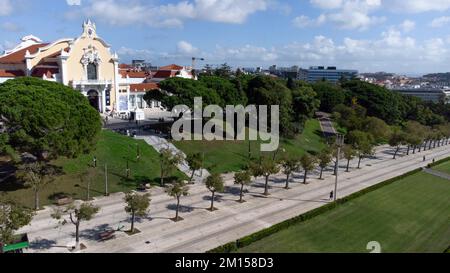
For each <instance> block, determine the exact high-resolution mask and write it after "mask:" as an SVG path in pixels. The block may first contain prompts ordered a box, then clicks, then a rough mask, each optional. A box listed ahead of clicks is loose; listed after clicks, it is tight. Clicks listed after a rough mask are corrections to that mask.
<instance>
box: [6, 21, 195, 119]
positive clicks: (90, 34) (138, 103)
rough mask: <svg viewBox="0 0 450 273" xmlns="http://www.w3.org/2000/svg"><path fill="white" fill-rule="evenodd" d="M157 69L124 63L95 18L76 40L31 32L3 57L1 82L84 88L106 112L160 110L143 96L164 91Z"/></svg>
mask: <svg viewBox="0 0 450 273" xmlns="http://www.w3.org/2000/svg"><path fill="white" fill-rule="evenodd" d="M176 68H179V67H176ZM156 73H158V71H155V72H145V71H138V70H135V69H132V68H130V67H128V66H126V65H120V64H119V57H118V55H117V54H116V53H114V52H112V51H111V46H110V45H108V44H107V43H106V42H105V41H104V40H103V39H102V38H100V37H99V36H98V35H97V29H96V26H95V24H94V23H93V22H91V21H90V20H88V21H86V22H84V23H83V33H82V34H81V36H80V37H78V38H76V39H72V38H67V39H60V40H57V41H55V42H52V43H45V42H43V41H41V40H40V39H39V38H37V37H34V36H31V35H30V36H26V37H24V38H22V41H21V43H20V44H19V45H18V46H16V47H15V48H14V49H11V50H7V51H5V53H4V54H3V55H0V83H2V82H5V81H6V80H9V79H14V78H16V77H22V76H32V77H40V78H42V79H44V80H48V81H55V82H59V83H62V84H64V85H67V86H71V87H73V88H74V89H76V90H79V91H80V92H81V93H83V94H84V95H85V96H86V97H88V99H89V101H90V103H91V105H92V106H93V107H95V108H96V109H97V110H98V111H99V112H100V113H104V114H119V113H129V112H131V111H136V110H138V109H143V110H144V109H148V110H152V109H153V110H155V111H158V110H159V109H160V104H159V103H157V102H154V103H151V105H147V103H146V102H145V101H144V100H143V96H144V94H145V92H146V91H151V90H154V89H158V84H157V83H158V81H160V80H161V79H160V78H157V81H156V80H152V78H153V75H155V74H156ZM159 74H164V73H159ZM184 74H186V75H188V73H187V72H186V71H185V69H184V68H183V69H181V72H179V73H178V75H184ZM171 75H172V73H171Z"/></svg>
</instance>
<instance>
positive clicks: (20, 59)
mask: <svg viewBox="0 0 450 273" xmlns="http://www.w3.org/2000/svg"><path fill="white" fill-rule="evenodd" d="M47 45H48V44H37V45H32V46H29V47H27V48H24V49H21V50H18V51H16V52H14V53H11V54H8V55H6V56H4V57H0V63H3V64H22V63H24V62H25V54H26V52H27V51H29V52H30V54H35V53H36V52H38V50H39V48H41V47H45V46H47Z"/></svg>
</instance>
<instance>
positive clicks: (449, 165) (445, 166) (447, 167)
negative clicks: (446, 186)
mask: <svg viewBox="0 0 450 273" xmlns="http://www.w3.org/2000/svg"><path fill="white" fill-rule="evenodd" d="M438 163H439V162H438ZM433 169H434V170H436V171H440V172H444V173H447V174H450V161H447V162H445V163H442V164H439V165H437V166H435V167H433Z"/></svg>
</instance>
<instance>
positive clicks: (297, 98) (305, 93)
mask: <svg viewBox="0 0 450 273" xmlns="http://www.w3.org/2000/svg"><path fill="white" fill-rule="evenodd" d="M319 106H320V101H319V100H318V99H317V94H316V93H315V92H314V90H313V89H312V88H311V87H310V86H307V85H301V86H298V87H296V88H295V89H294V90H292V108H293V110H294V119H295V121H296V122H297V123H298V124H299V125H300V128H301V130H300V131H303V128H304V126H305V123H306V121H307V120H308V119H310V118H312V117H313V116H314V114H315V113H316V111H317V110H318V109H319Z"/></svg>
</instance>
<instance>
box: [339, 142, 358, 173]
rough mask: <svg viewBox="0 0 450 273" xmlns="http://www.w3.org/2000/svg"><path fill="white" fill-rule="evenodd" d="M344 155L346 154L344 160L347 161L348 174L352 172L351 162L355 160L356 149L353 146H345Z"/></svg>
mask: <svg viewBox="0 0 450 273" xmlns="http://www.w3.org/2000/svg"><path fill="white" fill-rule="evenodd" d="M342 151H343V153H344V158H345V159H346V160H347V169H346V172H349V171H350V161H351V160H352V159H353V158H355V156H356V151H355V149H353V147H352V146H351V145H345V146H344V148H343V149H342Z"/></svg>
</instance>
